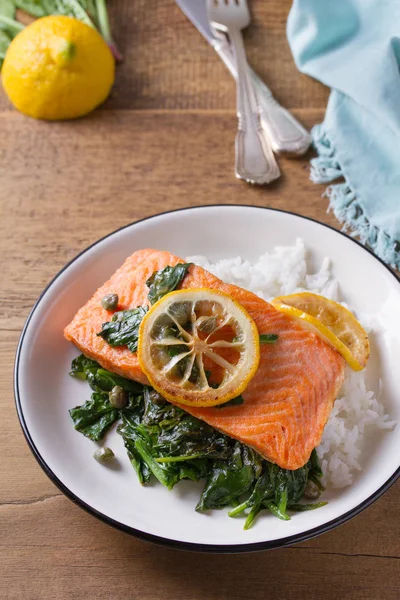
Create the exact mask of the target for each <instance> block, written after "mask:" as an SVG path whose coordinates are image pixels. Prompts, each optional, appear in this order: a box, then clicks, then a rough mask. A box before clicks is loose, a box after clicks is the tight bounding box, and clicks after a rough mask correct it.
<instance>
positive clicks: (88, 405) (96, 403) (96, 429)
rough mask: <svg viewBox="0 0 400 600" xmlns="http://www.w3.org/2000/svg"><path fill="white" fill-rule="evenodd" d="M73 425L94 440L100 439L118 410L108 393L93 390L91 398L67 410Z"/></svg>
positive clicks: (114, 419)
mask: <svg viewBox="0 0 400 600" xmlns="http://www.w3.org/2000/svg"><path fill="white" fill-rule="evenodd" d="M69 414H70V416H71V418H72V420H73V422H74V427H75V429H76V430H77V431H79V432H80V433H83V435H85V436H86V437H88V438H90V439H91V440H93V441H94V442H98V441H99V440H101V439H102V438H103V437H104V436H105V434H106V433H107V431H108V430H109V429H110V427H111V426H112V425H114V423H115V421H116V420H117V419H118V416H119V414H118V410H117V409H116V408H113V407H112V406H111V404H110V402H109V400H108V394H100V393H97V392H95V393H94V394H92V399H91V400H88V401H87V402H85V404H83V405H82V406H77V407H75V408H72V409H71V410H70V411H69Z"/></svg>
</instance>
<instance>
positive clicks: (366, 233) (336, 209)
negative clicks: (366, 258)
mask: <svg viewBox="0 0 400 600" xmlns="http://www.w3.org/2000/svg"><path fill="white" fill-rule="evenodd" d="M311 134H312V137H313V142H314V147H315V149H316V151H317V153H318V156H317V157H316V158H313V159H311V170H310V179H311V181H313V182H314V183H329V182H331V181H334V180H335V179H338V178H343V179H344V182H342V183H337V184H335V185H330V186H328V187H327V189H326V191H325V192H324V194H323V196H325V197H327V198H328V199H329V208H328V211H330V210H332V211H333V213H334V215H335V217H336V218H337V219H338V221H340V223H342V224H343V227H342V231H346V232H347V231H349V229H351V231H350V235H351V236H352V237H356V236H357V237H359V239H360V241H361V242H362V243H363V244H366V245H368V246H369V247H370V248H371V249H372V250H373V251H374V252H375V254H376V255H377V256H379V258H381V259H382V260H383V261H385V262H386V263H388V264H389V265H390V266H391V267H393V268H397V269H400V247H399V243H398V242H397V241H396V240H395V239H393V238H391V237H390V236H389V235H388V234H387V233H386V232H384V231H383V230H382V229H379V228H378V227H376V226H375V225H372V224H371V223H370V222H369V221H368V219H367V217H366V216H365V214H364V211H363V208H362V206H361V204H360V203H359V201H358V199H357V196H356V193H355V192H354V190H353V189H352V187H351V185H350V183H349V181H347V179H346V177H345V175H344V173H343V170H342V168H341V165H340V162H339V160H338V157H337V153H336V149H335V147H334V146H333V144H332V141H331V139H330V138H329V135H328V133H327V132H326V131H325V129H324V126H323V124H320V125H316V126H315V127H314V128H313V129H312V132H311Z"/></svg>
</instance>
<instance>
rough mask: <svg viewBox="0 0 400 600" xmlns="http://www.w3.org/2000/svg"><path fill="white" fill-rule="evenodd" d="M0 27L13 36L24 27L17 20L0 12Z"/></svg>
mask: <svg viewBox="0 0 400 600" xmlns="http://www.w3.org/2000/svg"><path fill="white" fill-rule="evenodd" d="M0 29H2V30H5V31H6V32H8V33H10V34H11V35H12V36H13V37H15V36H16V35H17V33H19V32H20V31H22V30H23V29H25V25H22V23H20V22H19V21H15V19H11V18H10V17H6V16H4V15H2V14H0Z"/></svg>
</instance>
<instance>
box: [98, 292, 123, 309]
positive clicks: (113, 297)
mask: <svg viewBox="0 0 400 600" xmlns="http://www.w3.org/2000/svg"><path fill="white" fill-rule="evenodd" d="M118 301H119V298H118V294H106V295H105V296H103V297H102V299H101V305H102V307H103V308H105V309H106V310H116V308H117V306H118Z"/></svg>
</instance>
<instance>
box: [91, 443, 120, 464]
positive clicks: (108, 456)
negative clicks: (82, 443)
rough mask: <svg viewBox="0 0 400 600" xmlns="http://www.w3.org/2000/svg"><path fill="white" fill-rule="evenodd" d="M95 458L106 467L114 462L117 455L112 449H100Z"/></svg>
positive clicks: (94, 455)
mask: <svg viewBox="0 0 400 600" xmlns="http://www.w3.org/2000/svg"><path fill="white" fill-rule="evenodd" d="M93 457H94V458H95V459H96V460H97V461H98V462H99V463H101V464H102V465H106V464H108V463H110V462H111V461H112V460H114V458H115V454H114V452H113V451H112V450H111V448H107V447H106V448H98V449H97V450H96V452H95V453H94V454H93Z"/></svg>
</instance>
